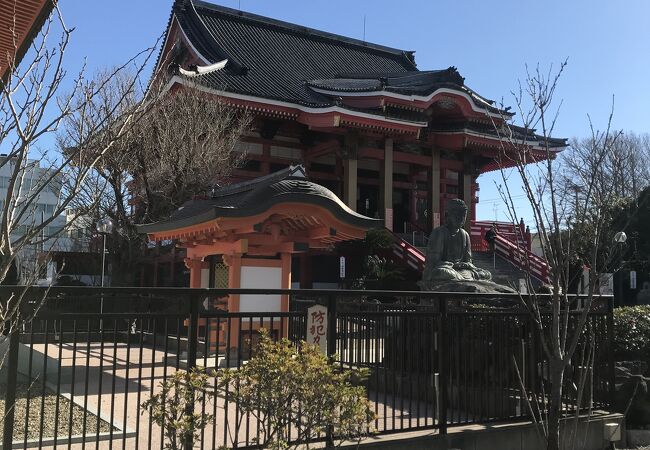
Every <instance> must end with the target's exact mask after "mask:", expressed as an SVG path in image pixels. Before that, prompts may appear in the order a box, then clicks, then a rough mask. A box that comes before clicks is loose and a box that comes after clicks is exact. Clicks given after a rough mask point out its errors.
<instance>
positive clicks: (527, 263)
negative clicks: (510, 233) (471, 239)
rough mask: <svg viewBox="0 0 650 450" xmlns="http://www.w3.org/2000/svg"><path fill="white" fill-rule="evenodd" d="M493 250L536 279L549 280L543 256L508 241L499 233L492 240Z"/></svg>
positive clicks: (547, 267) (547, 268)
mask: <svg viewBox="0 0 650 450" xmlns="http://www.w3.org/2000/svg"><path fill="white" fill-rule="evenodd" d="M494 251H495V253H496V254H497V255H499V256H501V257H502V258H504V259H505V260H506V261H509V262H511V263H512V264H514V265H515V266H517V267H519V268H520V269H521V270H523V271H525V272H528V273H529V274H530V275H531V276H534V277H535V278H537V279H538V280H540V281H543V282H544V283H548V282H549V266H548V264H547V263H546V261H545V260H544V259H543V258H540V257H539V256H537V255H536V254H534V253H533V252H531V251H530V250H528V249H527V248H524V247H522V246H520V245H517V244H515V243H514V242H512V241H509V240H508V239H506V238H504V237H503V236H501V235H497V237H496V239H495V241H494Z"/></svg>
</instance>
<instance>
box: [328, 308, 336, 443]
mask: <svg viewBox="0 0 650 450" xmlns="http://www.w3.org/2000/svg"><path fill="white" fill-rule="evenodd" d="M336 300H337V299H336V297H335V296H333V295H329V296H328V297H327V357H328V358H329V360H330V363H331V364H334V363H335V361H334V354H335V353H336ZM325 446H326V447H325V448H334V427H333V426H332V425H327V428H326V430H325Z"/></svg>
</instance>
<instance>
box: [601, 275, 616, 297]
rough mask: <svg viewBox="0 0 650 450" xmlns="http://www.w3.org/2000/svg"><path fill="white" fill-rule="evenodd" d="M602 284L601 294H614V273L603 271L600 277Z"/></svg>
mask: <svg viewBox="0 0 650 450" xmlns="http://www.w3.org/2000/svg"><path fill="white" fill-rule="evenodd" d="M598 282H599V285H600V295H613V294H614V275H613V274H611V273H601V274H600V277H599V278H598Z"/></svg>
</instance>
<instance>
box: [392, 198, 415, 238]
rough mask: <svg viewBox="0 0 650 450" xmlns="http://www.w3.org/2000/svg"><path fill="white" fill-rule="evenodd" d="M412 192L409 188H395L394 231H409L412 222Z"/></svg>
mask: <svg viewBox="0 0 650 450" xmlns="http://www.w3.org/2000/svg"><path fill="white" fill-rule="evenodd" d="M410 201H411V193H410V191H409V190H408V189H395V190H393V217H394V219H393V224H394V225H393V231H395V232H396V233H408V232H409V228H410V223H411V208H410Z"/></svg>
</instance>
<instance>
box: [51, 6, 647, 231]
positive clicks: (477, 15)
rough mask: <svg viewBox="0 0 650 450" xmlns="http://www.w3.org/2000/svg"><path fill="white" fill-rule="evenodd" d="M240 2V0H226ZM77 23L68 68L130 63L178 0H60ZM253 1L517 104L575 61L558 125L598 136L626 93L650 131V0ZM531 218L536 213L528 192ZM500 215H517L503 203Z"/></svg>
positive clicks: (642, 127)
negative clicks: (519, 92)
mask: <svg viewBox="0 0 650 450" xmlns="http://www.w3.org/2000/svg"><path fill="white" fill-rule="evenodd" d="M216 3H219V4H222V5H224V6H229V7H234V8H237V7H239V1H238V0H220V1H217V2H216ZM60 4H61V9H62V11H63V14H64V18H65V20H66V22H67V24H68V26H72V27H75V32H74V34H73V37H72V42H71V45H70V48H69V51H68V58H67V66H68V68H69V69H70V70H74V69H75V68H78V67H79V66H80V64H81V61H83V58H84V57H86V58H87V63H88V68H89V69H90V70H91V71H95V70H98V69H101V68H103V67H107V66H112V65H115V64H119V63H121V62H124V61H125V60H127V59H128V58H129V57H130V56H132V55H133V54H135V53H136V52H138V51H140V50H142V49H143V48H145V47H147V46H149V45H151V44H152V43H153V42H154V41H155V40H156V38H157V37H158V36H159V35H160V34H161V33H162V32H163V31H164V29H165V26H166V25H167V21H168V19H169V15H170V11H171V5H172V0H155V1H154V0H131V1H123V0H111V1H101V2H99V1H92V2H91V1H87V0H86V1H84V0H63V1H61V2H60ZM241 9H242V10H245V11H248V12H252V13H256V14H261V15H265V16H270V17H273V18H276V19H280V20H286V21H289V22H294V23H299V24H302V25H305V26H309V27H312V28H318V29H322V30H325V31H329V32H332V33H337V34H342V35H346V36H350V37H355V38H362V37H363V23H364V16H365V18H366V19H365V21H366V40H368V41H370V42H376V43H379V44H383V45H388V46H391V47H397V48H402V49H405V50H415V51H416V61H417V63H418V66H419V67H420V69H441V68H446V67H449V66H456V67H458V69H459V71H460V73H461V74H462V75H463V76H464V77H465V82H466V83H467V85H468V86H470V87H471V88H473V89H474V90H476V91H477V92H479V93H480V94H481V95H484V96H486V97H488V98H491V99H494V100H498V101H499V100H501V99H503V100H504V102H505V103H506V104H513V102H512V97H511V95H510V91H512V90H514V89H516V88H517V83H518V80H519V79H522V78H523V77H524V76H525V66H526V64H528V65H529V66H534V65H536V64H537V63H539V64H540V65H541V66H542V67H544V68H548V66H549V64H554V65H556V66H557V65H558V64H559V63H560V62H561V61H562V60H564V59H566V58H568V61H569V64H568V67H567V69H566V72H565V74H564V76H563V77H562V79H561V81H560V87H559V90H558V92H557V95H556V98H557V99H558V100H562V102H563V103H562V108H561V112H560V118H559V121H558V123H557V128H556V131H555V134H556V135H557V136H561V137H574V136H577V137H580V136H587V135H588V134H589V123H588V119H587V114H589V115H591V117H592V120H593V121H594V124H595V126H596V127H604V126H605V125H606V121H607V116H608V114H609V109H610V107H611V101H612V95H614V96H615V116H614V125H615V127H617V128H622V129H625V130H628V131H633V132H637V133H643V132H650V115H649V114H648V106H650V87H649V85H650V27H648V26H647V20H648V18H649V17H650V2H648V1H647V0H626V1H624V2H616V1H611V0H610V1H606V0H591V1H587V0H564V1H558V0H544V1H543V2H542V1H539V0H538V1H532V0H500V1H491V2H490V1H485V0H402V1H394V0H393V1H384V0H353V1H352V0H347V1H343V0H328V1H325V0H308V1H305V0H302V1H299V0H241ZM498 178H499V177H498V176H496V175H483V176H481V177H480V178H479V183H480V185H481V192H480V198H481V203H480V204H479V209H478V214H479V218H483V219H493V218H494V203H495V202H496V203H500V202H499V200H498V197H499V196H498V193H497V192H496V189H495V188H494V180H495V179H498ZM519 205H520V206H521V207H522V211H521V213H522V214H521V215H523V216H528V213H527V212H526V208H525V201H523V200H519ZM497 208H498V209H499V210H500V211H501V212H500V213H499V219H500V220H503V219H505V216H504V213H503V211H504V210H503V207H502V206H500V205H497Z"/></svg>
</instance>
